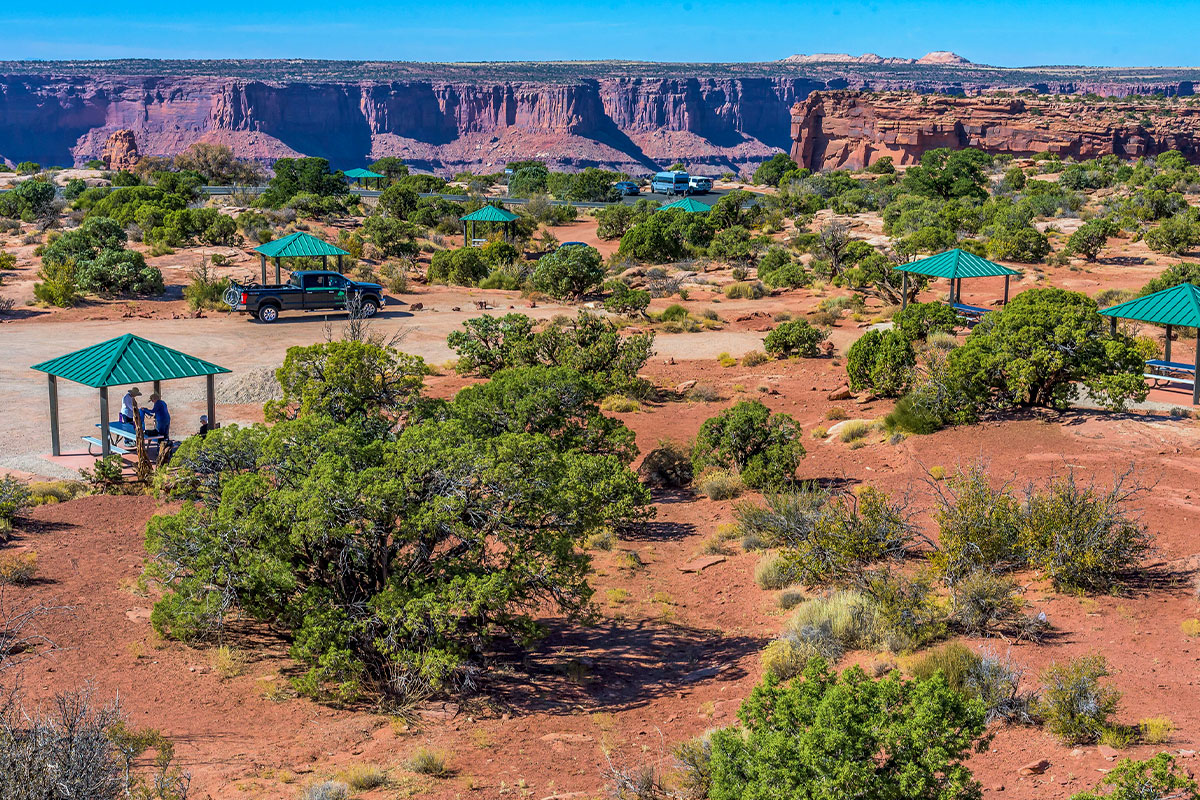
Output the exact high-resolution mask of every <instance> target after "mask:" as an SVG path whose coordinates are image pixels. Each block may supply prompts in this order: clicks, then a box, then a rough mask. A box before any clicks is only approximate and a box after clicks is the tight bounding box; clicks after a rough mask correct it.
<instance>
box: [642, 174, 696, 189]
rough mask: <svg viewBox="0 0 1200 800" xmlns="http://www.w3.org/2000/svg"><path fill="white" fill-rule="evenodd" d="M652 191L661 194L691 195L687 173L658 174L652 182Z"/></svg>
mask: <svg viewBox="0 0 1200 800" xmlns="http://www.w3.org/2000/svg"><path fill="white" fill-rule="evenodd" d="M650 190H651V191H653V192H658V193H660V194H691V193H692V187H691V185H690V184H689V183H688V174H687V173H686V172H656V173H654V178H653V180H651V181H650Z"/></svg>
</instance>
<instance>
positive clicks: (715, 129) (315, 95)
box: [0, 75, 824, 172]
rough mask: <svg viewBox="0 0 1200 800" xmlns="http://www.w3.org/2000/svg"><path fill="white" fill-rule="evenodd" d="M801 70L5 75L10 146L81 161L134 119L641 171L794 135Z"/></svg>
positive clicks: (208, 136)
mask: <svg viewBox="0 0 1200 800" xmlns="http://www.w3.org/2000/svg"><path fill="white" fill-rule="evenodd" d="M823 87H824V84H822V83H817V82H814V81H809V80H805V79H797V78H782V79H766V78H737V79H723V80H716V79H701V78H694V79H682V80H681V79H670V80H642V79H628V78H618V79H610V80H600V79H588V80H582V81H578V82H574V83H566V84H561V83H553V84H533V83H497V84H491V85H485V84H472V83H437V82H431V81H388V82H373V81H362V82H336V83H296V82H288V83H272V82H265V81H243V80H234V79H213V78H203V77H185V78H149V77H135V78H116V77H109V78H102V79H91V78H89V79H83V78H71V77H53V76H36V75H8V76H0V156H3V157H6V158H8V159H9V160H10V161H22V160H27V159H28V160H33V161H38V162H40V163H43V164H72V163H74V164H80V163H83V162H85V161H88V160H89V159H92V158H98V157H101V154H102V151H103V149H104V145H105V142H106V141H107V140H108V139H109V137H110V136H111V135H112V134H113V133H115V132H117V131H119V130H129V131H132V132H133V135H134V137H135V139H136V147H137V151H138V152H140V153H141V154H142V155H149V156H166V155H173V154H175V153H178V152H180V151H182V150H184V149H186V148H187V147H188V146H189V145H191V144H192V143H193V142H197V141H207V142H221V143H225V144H228V145H230V146H232V147H233V149H234V151H235V152H236V153H237V154H238V155H239V156H241V157H243V158H250V159H256V160H260V161H263V162H266V163H270V162H272V161H274V160H275V159H277V158H281V157H293V156H297V155H319V156H324V157H327V158H329V159H330V161H331V162H332V163H333V164H334V165H335V166H336V167H342V168H347V169H348V168H351V167H354V166H361V165H363V164H364V162H366V161H369V160H372V159H374V158H378V157H381V156H387V155H395V156H401V157H403V158H405V159H406V160H408V161H409V162H410V163H412V164H414V165H415V166H417V167H420V168H425V169H434V170H438V171H447V170H449V171H453V170H458V169H480V168H484V169H486V168H492V167H495V166H497V165H502V164H503V163H504V162H505V161H509V160H514V159H522V158H541V159H543V160H545V161H547V162H548V163H550V164H552V165H556V166H563V167H576V168H579V167H585V166H609V167H618V168H621V169H627V170H631V171H635V172H646V171H650V170H653V169H655V168H656V167H657V165H658V164H664V163H666V164H669V163H671V162H673V161H675V160H683V161H685V162H686V163H688V164H689V165H696V166H699V167H708V168H710V169H711V170H712V171H720V170H723V169H732V170H735V171H736V170H739V169H741V168H743V167H745V166H747V165H750V164H753V163H755V162H758V161H761V160H763V159H765V158H769V157H770V156H771V155H772V154H773V153H775V152H778V151H779V150H786V149H787V148H788V147H789V146H790V144H791V139H790V138H789V125H790V109H791V107H792V105H793V104H795V103H796V102H798V101H800V100H803V99H804V98H805V97H806V96H807V95H808V94H809V93H810V92H811V91H813V90H814V89H819V88H823Z"/></svg>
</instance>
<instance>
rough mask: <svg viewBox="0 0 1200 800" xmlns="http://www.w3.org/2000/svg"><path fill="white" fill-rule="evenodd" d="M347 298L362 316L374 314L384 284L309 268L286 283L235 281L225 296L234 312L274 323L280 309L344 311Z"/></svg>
mask: <svg viewBox="0 0 1200 800" xmlns="http://www.w3.org/2000/svg"><path fill="white" fill-rule="evenodd" d="M347 298H351V299H353V300H355V302H356V303H357V305H358V310H359V312H360V313H361V314H362V316H364V317H373V316H375V313H376V312H377V311H379V309H381V308H383V303H384V299H383V287H382V286H380V285H379V284H378V283H363V282H362V281H352V280H350V279H349V278H347V277H345V276H344V275H342V274H340V273H337V272H330V271H328V270H306V271H302V272H293V273H292V275H291V277H290V278H289V279H288V282H287V283H284V284H279V285H273V286H262V285H259V284H256V283H248V284H241V283H237V282H236V281H232V282H230V284H229V288H228V289H227V290H225V296H224V298H223V299H224V300H225V302H226V303H227V304H228V305H229V308H230V309H232V310H233V311H240V312H242V313H246V314H249V315H250V316H252V317H254V318H255V319H257V320H258V321H259V322H274V321H275V320H276V319H278V318H279V312H281V311H331V310H342V309H345V308H346V300H347Z"/></svg>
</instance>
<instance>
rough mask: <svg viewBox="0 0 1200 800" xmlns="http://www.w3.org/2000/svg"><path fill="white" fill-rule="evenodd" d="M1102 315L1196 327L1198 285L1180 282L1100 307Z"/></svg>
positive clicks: (1199, 308) (1198, 325)
mask: <svg viewBox="0 0 1200 800" xmlns="http://www.w3.org/2000/svg"><path fill="white" fill-rule="evenodd" d="M1100 313H1101V314H1103V315H1105V316H1106V317H1119V318H1120V319H1136V320H1140V321H1141V322H1153V323H1156V324H1158V325H1179V326H1181V327H1185V328H1200V288H1197V287H1196V286H1193V285H1192V284H1190V283H1181V284H1179V285H1178V286H1172V287H1171V288H1170V289H1163V290H1162V291H1161V292H1155V293H1154V294H1150V295H1146V296H1145V297H1139V298H1137V299H1136V300H1130V301H1128V302H1125V303H1120V304H1118V305H1115V306H1113V307H1112V308H1105V309H1102V310H1101V311H1100Z"/></svg>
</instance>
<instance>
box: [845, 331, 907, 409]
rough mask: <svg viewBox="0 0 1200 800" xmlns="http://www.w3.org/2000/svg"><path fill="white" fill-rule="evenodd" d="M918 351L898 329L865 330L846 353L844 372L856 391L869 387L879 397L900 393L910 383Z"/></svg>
mask: <svg viewBox="0 0 1200 800" xmlns="http://www.w3.org/2000/svg"><path fill="white" fill-rule="evenodd" d="M916 363H917V354H916V351H915V350H913V346H912V343H911V342H910V341H909V340H908V339H907V338H905V337H904V335H903V334H901V333H899V332H897V331H867V332H866V333H864V334H863V335H862V336H861V337H859V339H858V341H856V342H855V343H854V344H852V345H851V346H850V351H849V352H848V353H847V354H846V374H847V376H848V377H849V382H850V388H851V389H853V390H854V391H856V392H861V391H863V390H864V389H871V390H873V391H874V392H875V393H876V394H878V395H880V396H881V397H899V396H900V395H902V394H904V392H906V391H907V390H908V388H909V386H911V385H912V381H913V368H914V367H915V366H916Z"/></svg>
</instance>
